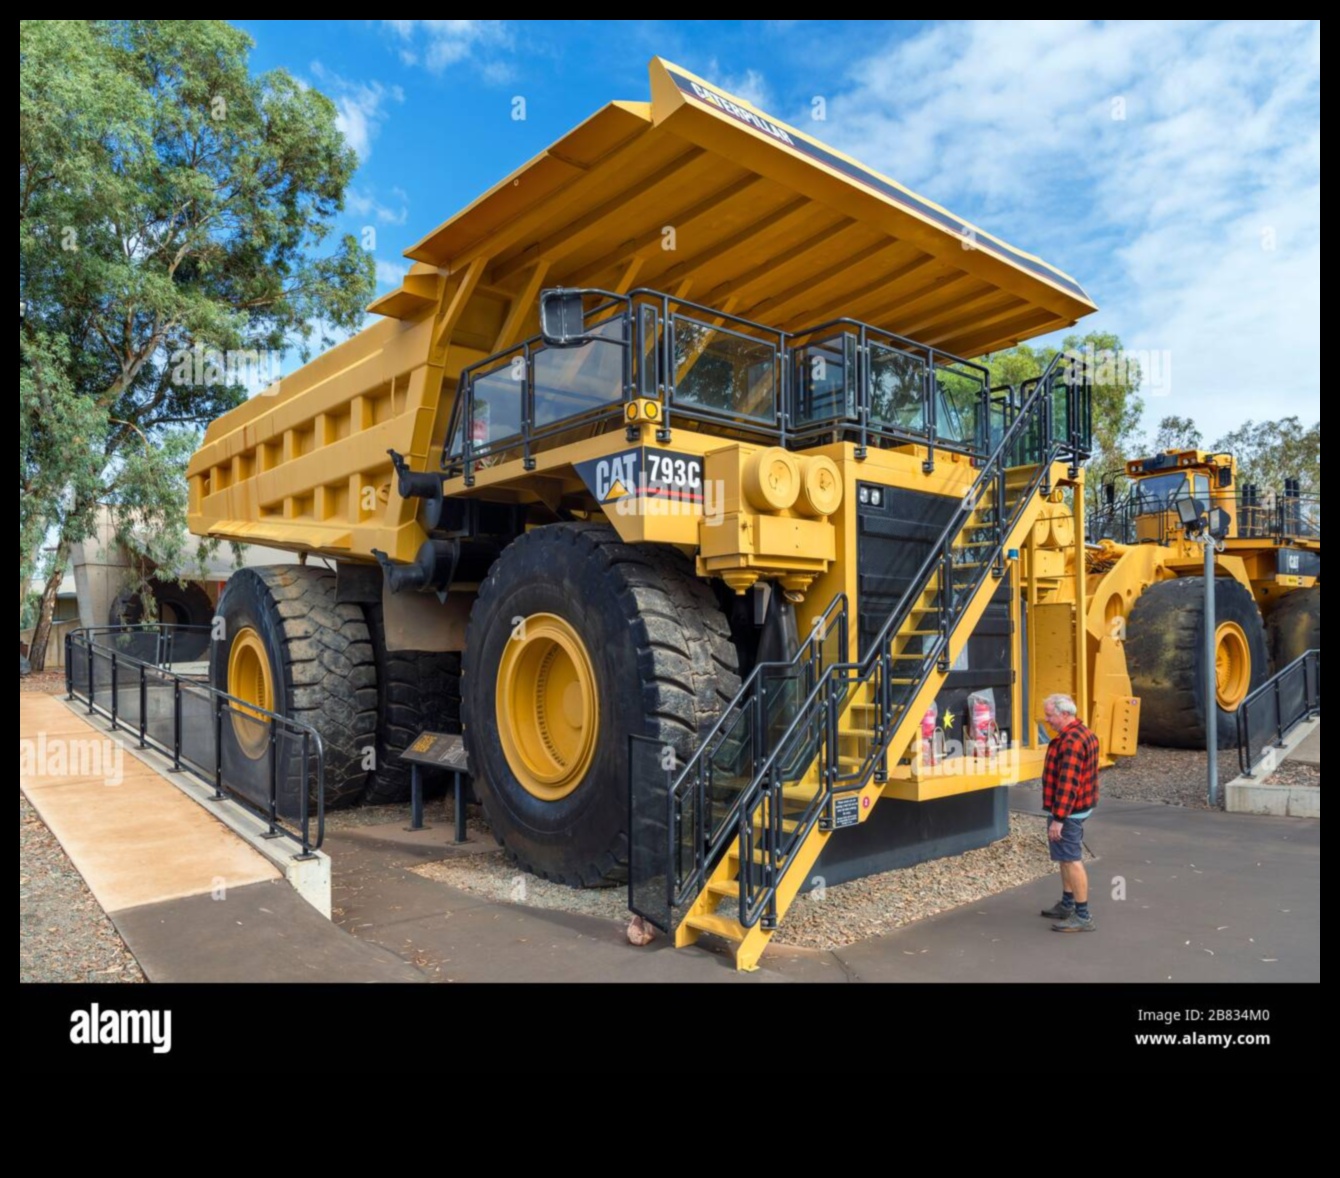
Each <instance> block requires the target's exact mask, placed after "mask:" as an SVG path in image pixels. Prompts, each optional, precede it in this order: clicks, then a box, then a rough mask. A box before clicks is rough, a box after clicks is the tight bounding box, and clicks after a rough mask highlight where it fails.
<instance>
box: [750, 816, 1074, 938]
mask: <svg viewBox="0 0 1340 1178" xmlns="http://www.w3.org/2000/svg"><path fill="white" fill-rule="evenodd" d="M1055 873H1056V865H1055V864H1054V863H1053V862H1052V861H1051V858H1050V856H1049V855H1048V852H1047V832H1046V829H1045V825H1044V821H1043V819H1041V818H1034V817H1032V816H1031V815H1025V814H1011V815H1010V833H1009V834H1008V835H1007V836H1006V837H1005V838H1003V839H1001V840H1000V842H998V843H992V844H991V845H990V846H989V847H980V848H978V849H977V850H975V851H965V852H964V853H963V854H962V855H956V856H953V857H951V858H948V859H937V860H934V861H933V862H930V863H918V864H917V865H916V866H915V867H902V868H899V869H898V870H896V871H885V872H883V873H881V874H880V875H871V876H867V877H866V878H865V879H858V880H854V881H853V882H851V883H847V884H837V885H836V886H834V887H831V888H825V889H823V891H819V890H818V889H815V890H813V891H810V892H807V893H806V894H805V895H803V896H801V897H799V898H798V899H797V900H796V902H795V904H793V905H792V907H791V911H790V912H788V913H787V914H786V916H785V918H784V919H783V920H782V927H781V928H779V929H778V930H777V934H776V936H775V937H774V938H773V939H774V941H776V943H777V944H779V945H795V946H798V947H800V948H804V949H840V948H842V947H843V946H844V945H850V944H853V943H854V942H856V941H864V940H866V939H867V938H869V937H878V936H883V935H884V934H885V933H890V932H892V931H893V930H894V929H896V928H901V927H902V926H903V925H905V924H911V923H912V922H913V921H917V920H924V919H925V918H926V917H928V916H934V915H935V914H936V913H937V912H944V911H945V910H946V909H948V908H957V907H959V906H960V905H962V904H975V903H976V902H977V901H979V900H984V899H986V897H987V896H994V895H995V894H996V893H997V892H1005V891H1008V890H1009V889H1010V888H1014V887H1018V886H1019V885H1020V884H1024V883H1029V882H1031V881H1032V880H1035V879H1038V878H1040V877H1041V876H1044V875H1051V874H1055Z"/></svg>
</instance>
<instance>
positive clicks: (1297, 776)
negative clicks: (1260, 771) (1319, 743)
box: [1265, 761, 1321, 789]
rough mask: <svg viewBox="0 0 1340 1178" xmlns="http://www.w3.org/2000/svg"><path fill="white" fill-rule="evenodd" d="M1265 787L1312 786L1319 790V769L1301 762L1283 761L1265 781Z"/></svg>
mask: <svg viewBox="0 0 1340 1178" xmlns="http://www.w3.org/2000/svg"><path fill="white" fill-rule="evenodd" d="M1265 784H1266V785H1312V786H1316V787H1317V788H1318V789H1320V788H1321V768H1320V766H1318V765H1304V764H1303V763H1302V762H1301V761H1285V762H1284V764H1283V765H1281V766H1280V767H1279V768H1278V769H1276V770H1275V772H1274V773H1272V774H1271V775H1270V776H1269V777H1267V778H1266V780H1265Z"/></svg>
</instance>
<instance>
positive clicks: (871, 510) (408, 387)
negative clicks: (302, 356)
mask: <svg viewBox="0 0 1340 1178" xmlns="http://www.w3.org/2000/svg"><path fill="white" fill-rule="evenodd" d="M408 256H409V258H410V259H412V262H413V265H412V266H411V269H410V271H409V274H408V275H407V277H406V278H405V279H404V281H403V283H402V284H401V286H400V287H399V288H398V289H396V290H395V291H393V292H391V293H389V294H387V295H385V296H383V297H381V298H379V299H378V300H377V301H376V302H375V303H374V304H373V305H372V307H371V310H372V311H373V312H374V313H376V314H377V316H378V317H379V318H378V320H377V322H375V323H374V324H373V325H372V326H370V327H368V328H366V329H365V330H364V331H362V332H360V333H359V334H358V335H357V336H355V337H354V338H352V339H351V340H349V341H348V342H346V343H344V344H341V345H340V346H338V347H336V348H334V349H332V350H331V351H330V352H328V353H326V354H325V355H323V356H321V357H319V358H318V359H316V360H314V361H313V362H312V363H310V364H308V365H306V366H304V367H303V368H301V369H300V370H298V371H297V372H295V373H293V374H292V375H291V376H287V377H285V378H284V379H283V380H281V381H279V382H277V383H276V384H275V385H274V386H272V387H271V388H269V389H267V390H265V391H264V392H263V393H261V394H259V395H257V396H255V397H253V398H252V399H251V400H249V401H248V402H247V403H246V404H244V405H242V406H240V407H239V408H237V409H235V410H233V411H231V412H230V413H228V414H226V415H225V416H223V417H221V418H220V419H219V420H217V421H216V422H214V423H213V424H212V425H211V426H210V427H209V429H208V431H207V433H206V437H205V441H204V444H203V445H202V447H201V449H200V451H199V452H198V453H197V454H196V455H195V457H194V459H193V461H192V463H191V466H190V522H191V527H192V529H193V530H194V531H196V532H198V533H200V534H206V535H212V536H219V537H226V538H228V539H231V540H238V541H252V542H256V543H262V544H268V545H273V546H276V547H280V548H285V549H288V550H291V551H294V552H297V553H300V554H302V556H303V557H304V560H305V563H303V564H301V565H297V566H284V567H274V568H259V569H258V568H250V569H242V570H240V571H239V572H237V573H236V574H235V575H234V576H233V577H232V578H231V580H230V581H229V582H228V584H227V587H226V589H225V591H224V592H223V594H222V597H221V599H220V602H219V606H218V612H219V615H220V617H221V619H222V621H223V623H224V625H223V628H222V633H223V634H224V638H223V640H222V641H220V642H217V643H216V644H215V647H216V649H215V651H214V657H213V663H212V665H213V676H214V681H215V683H216V684H217V685H219V686H220V687H223V688H226V689H227V690H228V691H229V692H230V693H232V694H233V695H234V696H237V697H239V698H240V699H242V700H243V701H249V702H250V703H251V704H253V705H255V706H259V707H264V708H266V709H270V710H273V711H276V712H279V713H281V714H285V715H289V716H292V717H295V718H298V719H302V720H305V721H307V722H309V723H311V724H312V725H313V726H315V727H316V728H317V729H318V731H319V732H320V733H321V735H322V738H323V742H324V749H325V761H326V789H327V794H328V798H327V800H328V801H329V802H330V803H332V804H338V803H339V802H341V801H344V802H348V801H353V800H356V799H358V798H360V797H363V798H367V799H370V800H391V799H398V798H402V797H403V796H404V791H405V789H406V777H407V774H406V770H405V768H404V766H403V764H402V762H401V761H400V759H399V754H400V753H401V752H403V751H404V749H405V748H406V746H407V745H408V744H409V743H410V742H411V741H412V740H414V738H415V737H416V735H417V734H418V733H419V732H421V731H424V730H437V731H442V730H450V729H452V728H459V729H463V733H464V739H465V744H466V749H467V752H468V756H469V765H470V773H471V775H472V777H473V782H474V788H475V790H476V792H477V794H478V796H479V799H480V801H481V802H482V804H483V806H484V809H485V811H486V813H487V817H488V821H489V823H490V824H491V826H492V828H493V831H494V833H495V834H496V835H497V836H498V838H499V839H500V841H501V842H502V843H503V844H504V845H505V846H506V847H507V848H508V850H509V851H511V852H512V853H513V854H514V855H515V857H516V858H517V860H518V861H519V862H520V863H521V864H523V865H524V866H525V867H527V868H529V869H531V870H533V871H536V872H538V873H540V874H543V875H545V876H547V877H549V878H552V879H556V880H561V881H564V882H567V883H571V884H587V885H596V884H601V883H608V882H611V881H627V883H628V885H629V889H630V906H631V907H632V908H633V909H634V910H635V911H637V912H639V913H641V914H642V915H643V916H645V917H647V918H648V919H649V920H651V921H653V922H654V923H656V924H659V925H661V926H662V927H664V928H667V929H672V930H674V932H675V936H676V939H677V941H678V942H679V943H681V944H683V943H687V942H689V941H692V940H693V939H694V938H696V937H697V936H698V935H700V934H701V933H704V932H707V933H712V934H716V935H720V936H724V937H727V938H730V939H732V940H734V941H735V942H736V943H737V947H736V952H737V960H738V961H739V963H740V964H741V965H742V966H749V965H752V964H753V963H754V962H755V961H756V960H757V958H758V955H759V953H760V952H761V951H762V949H763V947H764V945H765V944H766V943H767V940H768V938H769V936H770V935H771V932H772V930H773V929H774V928H775V927H776V926H777V923H778V921H780V920H781V918H782V916H783V915H784V913H785V911H786V909H787V906H788V905H789V904H790V902H791V901H792V899H793V898H794V897H795V895H796V894H797V893H798V892H799V890H800V889H801V888H802V887H808V886H810V885H811V884H812V883H813V881H814V880H815V878H816V877H819V876H821V877H822V878H823V879H825V880H826V881H827V882H829V883H836V882H840V881H842V880H847V879H853V878H858V877H860V876H862V875H865V874H868V873H870V872H872V871H876V870H881V869H884V868H887V867H891V866H897V865H902V864H906V863H911V862H916V861H919V860H922V859H925V858H928V857H932V856H939V855H945V854H949V853H953V852H955V851H959V850H962V849H965V848H968V847H972V846H980V845H984V844H985V843H987V842H990V841H992V840H994V839H997V838H999V837H1001V836H1003V834H1004V833H1005V832H1006V831H1007V829H1008V826H1007V812H1006V790H1005V786H1007V785H1008V784H1009V783H1010V782H1013V781H1017V780H1021V779H1026V778H1028V777H1032V776H1035V775H1036V773H1037V771H1038V769H1039V766H1040V764H1041V760H1042V757H1043V755H1044V751H1045V740H1046V734H1045V733H1044V732H1043V731H1042V729H1041V726H1040V723H1039V718H1040V716H1041V715H1042V701H1043V699H1044V698H1045V697H1046V696H1047V695H1048V694H1049V693H1052V692H1067V693H1069V694H1071V695H1072V696H1074V698H1075V699H1076V701H1077V702H1078V704H1079V706H1080V709H1081V712H1082V714H1083V715H1084V716H1085V717H1086V718H1087V719H1088V720H1089V722H1090V723H1091V724H1092V725H1093V726H1094V728H1095V730H1096V731H1097V732H1098V735H1099V738H1100V740H1101V741H1102V744H1103V749H1104V756H1105V757H1106V758H1108V759H1110V758H1111V757H1113V756H1117V755H1127V754H1130V753H1132V752H1134V750H1135V740H1136V732H1137V721H1138V712H1139V704H1138V701H1137V700H1136V699H1135V698H1134V696H1133V694H1132V692H1131V690H1130V685H1129V682H1128V681H1127V680H1126V679H1125V677H1124V674H1123V673H1122V671H1121V668H1120V667H1118V666H1116V664H1115V663H1114V662H1113V661H1112V659H1111V658H1108V659H1107V660H1106V661H1104V657H1103V656H1104V653H1105V652H1109V651H1110V649H1115V648H1109V647H1106V646H1104V645H1103V644H1104V642H1106V641H1107V640H1108V637H1109V636H1108V635H1106V634H1105V633H1104V634H1100V635H1098V636H1097V638H1096V639H1095V635H1094V634H1093V630H1092V625H1091V620H1090V619H1091V615H1090V610H1091V601H1090V597H1091V590H1090V578H1089V576H1088V572H1087V569H1086V563H1085V551H1086V545H1085V537H1084V518H1083V514H1082V513H1079V514H1077V513H1076V512H1075V510H1074V507H1073V505H1074V504H1075V503H1077V502H1078V503H1082V502H1083V478H1084V475H1083V469H1082V466H1083V462H1084V460H1085V459H1086V457H1087V455H1088V451H1089V435H1090V407H1089V391H1088V383H1087V381H1086V377H1085V373H1084V371H1083V367H1082V365H1080V364H1078V363H1074V362H1072V361H1071V360H1069V359H1068V358H1065V357H1058V358H1057V359H1056V360H1055V361H1053V363H1052V364H1051V365H1050V366H1049V367H1048V369H1047V370H1046V371H1045V372H1044V373H1043V374H1042V375H1041V376H1040V377H1038V378H1037V379H1035V380H1032V381H1029V382H1027V383H1026V384H1025V385H1023V386H1022V387H1020V388H993V387H991V383H990V380H989V378H988V373H987V370H986V369H985V368H984V367H983V366H982V365H981V364H979V363H977V362H974V361H973V360H971V359H966V358H965V357H973V356H979V355H982V354H983V353H986V352H989V351H991V350H993V349H996V348H1001V347H1005V346H1009V345H1011V344H1013V343H1015V342H1017V341H1018V340H1021V339H1024V338H1028V337H1032V336H1035V335H1038V334H1040V333H1043V332H1048V331H1052V330H1054V329H1058V328H1062V327H1065V326H1067V325H1070V324H1072V323H1074V322H1075V321H1076V320H1077V319H1078V318H1079V317H1081V316H1083V315H1085V314H1088V313H1089V312H1090V311H1092V310H1093V309H1094V308H1093V304H1092V303H1091V302H1090V300H1089V299H1088V297H1087V296H1086V295H1085V293H1084V291H1083V290H1082V289H1081V288H1080V286H1079V285H1078V284H1077V283H1076V282H1075V281H1074V280H1073V279H1071V278H1069V277H1068V276H1066V275H1065V274H1063V273H1062V272H1060V271H1059V270H1057V269H1055V268H1053V267H1052V266H1049V265H1047V264H1046V263H1044V262H1042V261H1040V260H1039V259H1037V258H1036V257H1033V256H1032V255H1030V254H1027V253H1024V252H1022V251H1020V250H1018V249H1015V248H1013V247H1012V246H1009V245H1007V244H1005V243H1004V242H1002V241H1000V240H999V239H997V238H995V237H993V236H991V235H990V234H988V233H986V232H985V231H983V230H981V229H979V228H977V227H976V226H973V225H971V224H969V223H967V222H965V221H963V220H962V219H960V218H958V217H956V216H954V215H953V214H951V213H949V212H948V211H946V210H945V209H943V208H941V207H940V206H938V205H936V204H934V203H933V202H931V201H929V200H926V199H924V198H922V197H919V196H917V195H916V194H914V193H912V192H910V191H908V190H907V189H905V188H903V187H902V186H900V185H898V184H897V183H895V182H894V181H892V180H889V179H888V178H887V177H884V176H882V175H880V174H879V173H876V172H874V171H872V170H871V169H869V168H866V167H865V166H863V165H862V164H860V163H858V162H857V161H855V160H853V159H851V158H850V157H848V156H846V155H843V154H842V153H840V152H837V151H835V150H833V149H831V148H828V147H826V146H824V145H823V144H821V143H819V142H818V141H817V140H815V139H813V138H811V137H809V136H808V135H806V134H804V133H803V132H801V131H800V130H798V129H796V128H794V127H789V126H787V125H785V124H783V123H781V122H780V121H777V120H774V119H772V118H770V117H768V116H767V115H765V114H763V113H762V112H760V111H758V110H757V109H755V108H754V107H752V106H751V105H750V104H749V103H747V102H744V101H742V100H740V99H737V98H735V97H732V96H731V95H729V94H726V93H725V92H723V91H722V90H720V89H719V88H717V87H715V86H713V85H712V84H711V83H709V82H707V81H704V80H703V79H701V78H698V77H695V76H694V75H692V74H690V73H688V72H687V71H685V70H682V69H680V68H678V67H676V66H673V65H671V64H669V63H667V62H663V61H660V60H659V59H658V60H655V61H653V62H652V65H651V101H650V102H616V103H613V104H611V105H609V106H607V107H605V108H604V109H602V110H600V111H598V112H597V113H596V114H595V115H593V116H592V117H591V118H590V119H588V120H587V121H586V122H584V123H582V124H581V125H580V126H579V127H577V128H576V129H575V130H573V131H572V132H571V133H569V134H568V135H566V136H564V137H563V138H562V139H560V140H559V141H558V142H557V143H555V144H554V145H553V146H552V147H550V148H549V149H548V150H546V151H545V152H544V153H542V154H541V155H540V156H538V157H536V158H535V159H533V160H532V161H530V162H529V163H528V164H526V165H525V166H524V167H522V168H521V169H520V170H518V171H517V172H516V173H514V174H513V175H511V176H509V177H507V178H506V179H504V180H503V181H502V182H501V183H499V184H498V185H497V186H496V187H494V188H493V189H491V190H490V191H489V192H488V193H486V194H485V195H484V196H482V197H480V198H479V199H478V200H477V201H475V202H474V203H473V204H472V205H470V206H469V207H468V208H466V209H465V210H464V211H462V212H460V213H459V214H457V215H456V216H454V217H453V218H452V219H451V220H449V221H447V222H446V223H444V224H443V225H441V226H440V227H439V228H437V229H436V230H434V231H433V232H432V233H430V234H429V235H428V236H427V237H425V238H424V239H423V240H422V241H420V242H419V243H418V244H417V245H415V246H414V247H413V248H412V249H411V250H409V251H408ZM1095 667H1098V668H1099V669H1100V670H1101V672H1102V674H1101V675H1100V676H1099V677H1098V678H1097V679H1094V678H1093V672H1094V668H1095ZM1091 685H1094V686H1093V687H1092V689H1091ZM222 738H223V739H224V740H225V741H226V742H227V743H228V745H229V749H228V750H227V751H228V761H229V763H230V764H233V765H237V766H242V767H243V768H244V767H245V765H246V764H247V763H248V760H250V761H251V763H253V764H255V765H256V766H258V771H260V770H259V767H260V766H262V765H263V764H264V763H265V758H266V756H267V755H268V753H267V746H266V741H265V739H264V732H263V728H262V727H261V726H259V725H256V724H255V723H254V722H252V721H250V720H248V719H247V718H246V717H245V716H240V717H239V718H238V722H237V723H234V724H231V725H225V726H224V731H223V733H222Z"/></svg>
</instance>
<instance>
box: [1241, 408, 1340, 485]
mask: <svg viewBox="0 0 1340 1178" xmlns="http://www.w3.org/2000/svg"><path fill="white" fill-rule="evenodd" d="M1214 448H1215V449H1216V450H1221V451H1225V452H1227V453H1229V454H1232V455H1233V457H1234V458H1236V459H1237V460H1238V484H1239V485H1240V486H1241V485H1242V484H1243V483H1255V484H1256V485H1257V486H1259V487H1260V488H1262V490H1270V491H1279V490H1281V489H1282V488H1283V486H1284V480H1285V479H1293V478H1296V479H1299V480H1301V482H1302V490H1303V494H1305V495H1320V494H1321V422H1319V421H1318V422H1316V423H1315V424H1314V425H1306V426H1305V425H1304V424H1303V422H1302V421H1301V420H1300V419H1299V418H1297V417H1281V418H1280V419H1279V420H1278V421H1261V422H1256V421H1246V422H1243V424H1242V425H1241V426H1239V427H1238V428H1237V429H1235V430H1231V431H1230V432H1229V433H1226V434H1225V435H1224V436H1223V437H1222V438H1220V439H1219V440H1218V441H1217V442H1215V444H1214Z"/></svg>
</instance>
